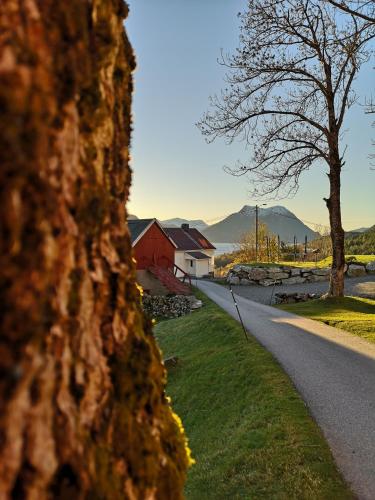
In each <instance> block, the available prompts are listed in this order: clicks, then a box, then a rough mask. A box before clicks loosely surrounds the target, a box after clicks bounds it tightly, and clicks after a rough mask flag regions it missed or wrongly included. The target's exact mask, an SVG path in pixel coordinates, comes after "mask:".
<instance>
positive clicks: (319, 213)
mask: <svg viewBox="0 0 375 500" xmlns="http://www.w3.org/2000/svg"><path fill="white" fill-rule="evenodd" d="M128 3H129V5H130V17H129V19H128V20H127V22H126V28H127V31H128V35H129V38H130V40H131V42H132V45H133V48H134V50H135V53H136V58H137V65H138V66H137V70H136V72H135V93H134V101H133V115H134V116H133V128H134V131H133V138H132V148H131V156H132V159H131V165H132V168H133V172H134V173H133V186H132V189H131V199H130V203H129V210H130V212H131V213H134V214H136V215H137V216H138V217H157V218H159V219H167V218H171V217H183V218H188V219H196V218H200V219H205V220H207V221H211V222H214V221H215V222H216V220H217V219H218V218H220V217H222V216H226V215H228V214H230V213H233V212H236V211H238V210H239V209H240V208H241V207H242V206H243V205H245V204H249V205H251V204H255V200H252V199H251V197H250V195H249V189H250V188H249V184H248V183H247V182H246V180H245V179H244V178H243V177H242V178H235V177H232V176H230V175H229V174H227V173H225V172H224V171H223V166H224V165H233V164H234V163H235V161H236V160H237V159H240V158H246V156H247V155H249V152H248V151H246V150H245V148H244V144H243V143H242V142H236V143H234V144H231V145H226V144H225V142H224V141H223V140H217V141H215V142H214V143H213V144H206V143H205V141H204V139H203V137H202V135H201V133H200V132H199V130H198V129H197V128H196V126H195V123H196V122H197V121H198V120H199V119H200V117H201V115H202V113H203V112H204V111H206V109H207V108H208V98H209V96H210V95H213V94H215V93H217V92H219V91H220V89H221V87H222V86H223V77H224V74H225V72H224V70H223V68H222V67H220V66H219V64H218V63H217V58H218V57H219V56H220V51H221V49H223V50H224V51H225V52H231V51H232V50H233V49H235V47H236V46H237V45H238V35H239V20H238V18H237V13H238V12H240V11H242V10H243V9H244V8H245V6H246V0H204V1H202V0H190V1H189V2H188V1H187V0H158V1H155V0H128ZM356 88H357V89H358V91H359V92H360V93H361V94H362V95H363V96H365V95H367V96H370V95H371V89H374V90H375V71H373V70H372V68H371V66H370V65H368V66H367V67H366V68H365V70H364V71H363V72H362V74H361V76H360V77H359V78H358V80H357V82H356ZM373 118H374V117H372V119H373ZM346 129H347V133H346V134H345V137H344V140H343V145H347V146H348V148H347V153H346V166H345V167H344V169H343V173H342V212H343V222H344V227H345V229H353V228H356V227H361V226H370V225H373V224H375V195H374V193H375V171H372V170H370V159H369V154H370V152H371V150H372V149H373V150H375V147H374V146H371V139H372V138H375V129H374V128H371V117H370V116H366V115H365V114H364V112H363V109H361V108H360V107H356V108H352V109H351V110H350V111H349V113H348V115H347V119H346ZM324 171H325V170H324V168H320V167H318V166H315V167H313V168H312V169H311V171H310V172H307V173H306V174H305V175H304V176H303V177H302V181H301V186H300V190H299V192H298V194H297V195H296V196H295V197H294V198H292V199H288V200H282V201H281V202H279V201H275V202H272V201H271V202H268V204H269V205H271V206H272V205H273V204H275V205H276V204H279V205H280V204H281V205H284V206H286V207H287V208H289V210H291V211H293V212H294V213H295V214H296V215H297V216H298V217H300V218H302V219H305V220H308V221H312V222H318V223H321V224H327V223H328V214H327V209H326V207H325V203H324V201H323V197H325V196H327V194H328V179H327V177H326V175H325V174H324Z"/></svg>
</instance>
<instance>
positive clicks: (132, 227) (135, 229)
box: [128, 219, 155, 244]
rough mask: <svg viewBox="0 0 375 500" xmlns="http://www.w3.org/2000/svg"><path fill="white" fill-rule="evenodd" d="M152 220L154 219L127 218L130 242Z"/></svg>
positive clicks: (133, 240)
mask: <svg viewBox="0 0 375 500" xmlns="http://www.w3.org/2000/svg"><path fill="white" fill-rule="evenodd" d="M153 220H155V219H137V220H128V226H129V231H130V238H131V242H132V244H133V243H134V242H135V240H136V239H137V238H138V237H139V236H140V235H141V234H142V233H143V231H144V230H145V229H146V228H147V227H148V226H149V225H150V224H151V222H152V221H153Z"/></svg>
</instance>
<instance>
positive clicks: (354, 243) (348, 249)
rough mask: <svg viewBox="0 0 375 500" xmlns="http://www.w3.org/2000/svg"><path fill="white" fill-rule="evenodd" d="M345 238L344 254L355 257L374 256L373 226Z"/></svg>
mask: <svg viewBox="0 0 375 500" xmlns="http://www.w3.org/2000/svg"><path fill="white" fill-rule="evenodd" d="M352 233H353V231H350V233H349V234H346V236H345V253H349V254H357V255H372V254H375V225H374V226H372V227H370V228H369V229H367V230H366V231H363V232H358V233H357V234H354V235H353V234H352Z"/></svg>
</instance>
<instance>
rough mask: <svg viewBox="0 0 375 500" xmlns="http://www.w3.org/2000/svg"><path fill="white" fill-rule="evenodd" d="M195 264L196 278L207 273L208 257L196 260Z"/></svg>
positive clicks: (208, 267) (208, 266)
mask: <svg viewBox="0 0 375 500" xmlns="http://www.w3.org/2000/svg"><path fill="white" fill-rule="evenodd" d="M195 264H196V273H195V276H196V277H197V278H200V277H202V276H205V275H207V274H208V273H209V269H210V261H209V260H208V259H207V260H196V261H195Z"/></svg>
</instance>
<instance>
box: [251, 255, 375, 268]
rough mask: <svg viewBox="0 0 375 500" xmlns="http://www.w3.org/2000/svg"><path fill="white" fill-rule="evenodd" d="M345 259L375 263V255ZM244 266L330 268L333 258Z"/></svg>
mask: <svg viewBox="0 0 375 500" xmlns="http://www.w3.org/2000/svg"><path fill="white" fill-rule="evenodd" d="M345 259H346V260H348V259H355V260H356V261H357V262H360V263H362V264H367V263H368V262H371V261H375V255H345ZM242 265H252V266H262V267H273V266H275V265H276V266H277V265H282V266H291V267H308V268H310V267H319V268H322V267H330V266H331V265H332V257H327V258H326V259H322V260H318V262H317V263H315V262H302V261H301V262H300V261H296V262H295V261H280V262H275V263H270V262H258V263H257V262H248V263H247V264H246V263H245V262H243V263H242Z"/></svg>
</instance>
